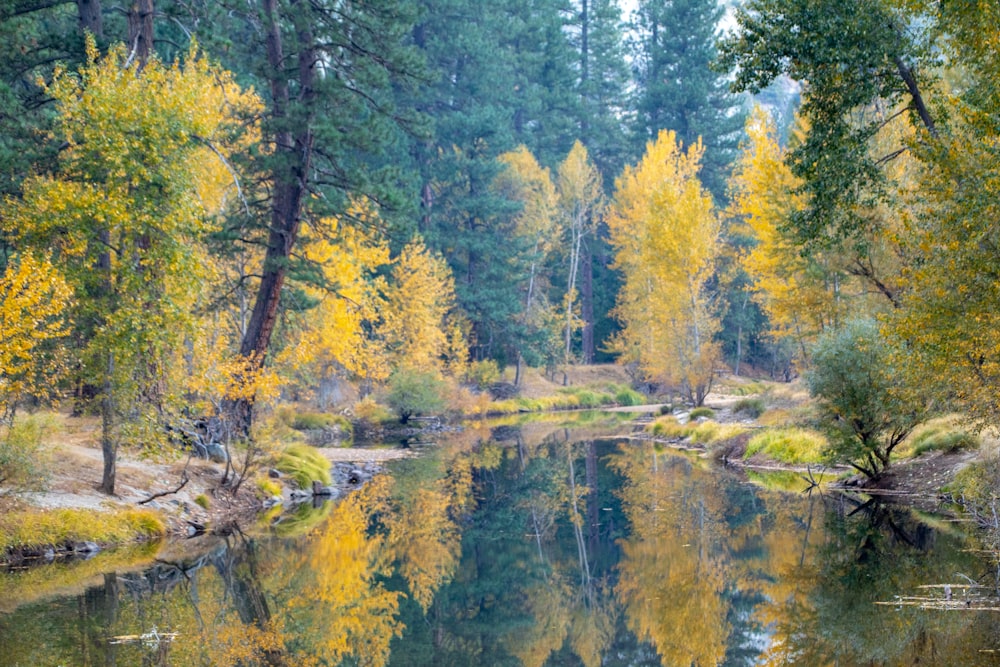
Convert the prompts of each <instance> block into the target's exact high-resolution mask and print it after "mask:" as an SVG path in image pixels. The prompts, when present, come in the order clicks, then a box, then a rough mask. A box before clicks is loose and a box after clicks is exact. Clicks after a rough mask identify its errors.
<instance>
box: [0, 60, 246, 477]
mask: <svg viewBox="0 0 1000 667" xmlns="http://www.w3.org/2000/svg"><path fill="white" fill-rule="evenodd" d="M47 92H48V94H49V95H51V96H52V97H53V98H54V99H55V102H56V123H55V130H54V133H53V136H52V139H53V140H54V141H58V142H59V143H60V144H62V146H63V150H61V151H60V153H59V160H58V165H57V168H56V170H55V171H54V172H53V173H51V174H47V175H40V176H36V177H33V178H30V179H28V180H27V181H26V182H25V184H24V193H23V198H22V199H20V200H16V201H14V200H11V201H9V202H8V209H9V210H8V213H9V215H8V216H6V217H5V227H6V231H7V232H8V233H9V234H10V235H11V237H12V238H13V241H14V243H15V244H16V245H17V246H18V247H22V246H23V247H32V246H33V247H40V248H53V249H54V250H55V252H54V254H53V257H58V258H59V264H60V268H61V270H62V271H63V273H64V275H66V277H67V279H68V281H69V282H70V283H71V284H72V285H73V288H74V290H75V292H76V295H77V303H78V304H79V308H78V311H77V313H76V315H75V321H76V335H77V336H78V338H79V339H80V344H81V347H82V348H83V349H82V361H83V368H84V374H85V380H86V381H88V382H89V383H91V384H92V385H93V386H94V387H95V388H96V389H97V391H98V393H99V397H100V404H101V411H102V416H103V418H102V422H103V429H102V451H103V455H104V474H103V479H102V484H101V488H102V489H103V490H104V491H105V492H107V493H113V492H114V486H115V469H116V466H115V463H116V459H117V449H118V443H119V440H120V430H119V429H118V426H120V424H121V421H120V417H121V416H128V417H129V419H133V417H134V415H135V414H137V413H141V412H143V411H144V410H145V409H146V408H148V407H153V408H154V409H153V410H152V414H154V415H155V414H158V413H159V411H160V410H161V409H163V408H164V407H166V404H167V403H168V402H169V398H170V394H171V393H172V391H173V387H172V386H170V385H171V384H172V383H171V382H170V380H171V378H170V374H169V371H170V369H171V368H172V367H173V366H176V365H178V364H174V363H173V361H174V360H173V359H172V355H174V354H176V353H177V352H178V351H179V350H180V349H181V342H182V341H183V337H184V335H185V333H186V332H189V331H190V330H191V329H190V326H189V325H190V323H191V318H190V314H191V310H192V306H193V302H194V298H195V295H196V294H197V293H198V285H199V283H200V278H201V276H202V272H201V266H200V264H199V263H198V261H197V259H198V253H196V252H192V251H191V249H192V247H196V246H197V245H198V240H199V236H200V235H201V234H202V233H204V232H205V231H207V229H208V225H207V221H208V220H209V216H210V214H211V213H214V211H209V210H208V208H207V203H208V202H212V201H216V202H217V201H220V200H221V198H218V197H216V198H212V197H206V198H202V197H201V196H200V195H202V194H203V193H204V188H202V187H200V184H199V178H201V177H203V176H204V174H205V165H206V164H207V163H213V164H215V165H216V166H217V168H218V169H227V165H228V161H227V160H226V158H225V155H226V154H227V153H228V152H229V151H230V150H231V149H232V147H233V146H234V145H236V144H237V143H238V142H239V140H240V139H239V137H240V135H241V132H240V130H241V129H242V122H241V121H240V119H241V118H242V117H243V115H244V114H247V113H252V112H253V111H254V110H256V109H258V108H259V100H258V99H257V98H256V96H254V95H253V94H252V93H244V92H243V91H241V90H240V89H239V87H238V86H237V85H236V84H235V83H234V82H233V80H232V77H231V75H229V74H228V73H227V72H224V71H221V70H219V69H217V68H214V67H211V66H209V65H208V64H207V63H206V62H205V61H204V60H203V59H199V58H198V57H197V55H196V53H195V52H192V53H190V54H189V55H188V57H187V59H186V61H185V62H184V63H183V64H180V63H178V64H175V65H172V66H168V65H165V64H162V63H160V62H158V61H157V60H155V59H152V60H150V61H149V62H148V63H146V64H145V66H144V67H143V68H142V69H141V71H140V70H139V68H138V66H137V65H136V64H135V63H133V62H132V61H131V60H130V59H129V54H128V52H127V50H126V49H125V47H124V46H118V47H115V48H112V49H111V50H110V51H109V53H108V55H107V56H106V57H104V58H99V57H98V53H97V50H96V48H95V46H94V44H93V41H91V42H89V44H88V49H87V62H86V64H85V65H84V66H83V67H82V69H81V70H80V72H79V75H75V74H72V73H69V72H66V71H64V70H59V69H57V71H56V73H55V76H54V79H53V81H52V83H51V84H50V85H49V86H48V88H47Z"/></svg>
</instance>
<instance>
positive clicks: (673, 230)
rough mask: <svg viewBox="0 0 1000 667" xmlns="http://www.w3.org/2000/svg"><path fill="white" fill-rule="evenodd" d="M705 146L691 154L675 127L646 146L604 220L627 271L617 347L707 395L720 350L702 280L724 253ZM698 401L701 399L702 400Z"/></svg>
mask: <svg viewBox="0 0 1000 667" xmlns="http://www.w3.org/2000/svg"><path fill="white" fill-rule="evenodd" d="M702 153H703V148H702V146H701V144H700V143H699V144H695V145H694V146H690V147H689V148H688V150H687V152H684V151H683V149H682V147H681V146H680V145H679V144H678V143H677V138H676V135H675V134H674V133H673V132H668V131H663V132H661V133H660V135H659V137H658V138H657V140H656V141H655V142H651V143H649V144H648V145H647V146H646V154H645V156H644V157H643V159H642V161H641V162H640V163H639V164H638V165H637V166H635V167H627V168H626V169H625V172H624V173H623V174H622V175H621V176H620V177H619V178H618V180H617V181H616V183H615V198H614V202H613V205H612V206H611V209H610V211H609V213H608V217H607V223H608V229H609V231H610V234H611V243H612V246H613V247H614V250H615V264H614V266H615V267H616V268H618V269H620V270H621V271H622V273H623V275H624V284H623V286H622V289H621V291H620V292H619V295H618V305H617V307H616V312H617V315H618V319H619V320H620V321H621V322H622V325H623V328H622V332H621V333H620V335H619V336H618V338H617V339H616V340H615V341H614V342H613V344H612V347H613V349H614V350H615V351H616V352H618V353H619V354H620V355H621V360H622V361H624V362H635V363H637V364H638V365H639V368H640V369H641V370H642V371H643V373H644V374H645V375H646V376H647V377H649V378H653V379H656V380H660V381H666V382H668V383H670V384H673V385H681V386H683V387H684V388H685V389H686V390H688V391H689V392H690V393H691V394H693V395H700V396H702V397H703V395H704V393H707V387H708V386H709V385H710V384H711V380H712V374H713V372H714V367H715V365H716V363H717V359H718V355H719V351H718V348H717V346H716V345H715V343H713V342H712V337H713V335H714V334H715V332H716V330H717V329H718V327H719V322H718V317H717V316H716V315H715V314H714V313H713V312H712V310H711V307H710V303H709V298H708V295H707V294H706V293H705V285H706V283H707V281H708V279H709V278H710V277H711V275H712V271H713V270H714V266H715V259H716V256H717V255H718V252H719V231H720V227H719V221H718V219H717V217H716V215H715V212H714V210H713V208H712V199H711V195H709V193H708V192H707V191H706V190H705V189H704V188H703V187H702V185H701V182H700V181H699V180H698V169H699V165H700V160H701V155H702ZM698 402H700V401H698Z"/></svg>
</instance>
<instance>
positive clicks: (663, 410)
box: [660, 403, 674, 415]
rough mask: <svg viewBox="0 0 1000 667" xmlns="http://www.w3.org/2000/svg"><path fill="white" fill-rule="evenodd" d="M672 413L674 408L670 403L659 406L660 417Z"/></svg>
mask: <svg viewBox="0 0 1000 667" xmlns="http://www.w3.org/2000/svg"><path fill="white" fill-rule="evenodd" d="M673 412H674V406H672V405H671V404H670V403H665V404H663V405H661V406H660V414H661V415H670V414H673Z"/></svg>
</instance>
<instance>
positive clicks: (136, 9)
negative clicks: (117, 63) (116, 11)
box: [127, 0, 154, 70]
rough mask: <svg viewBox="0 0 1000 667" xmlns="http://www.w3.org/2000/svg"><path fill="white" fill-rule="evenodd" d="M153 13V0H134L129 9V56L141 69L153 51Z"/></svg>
mask: <svg viewBox="0 0 1000 667" xmlns="http://www.w3.org/2000/svg"><path fill="white" fill-rule="evenodd" d="M153 13H154V10H153V0H133V2H132V4H131V5H130V6H129V9H128V14H127V16H128V45H127V46H128V50H129V56H128V57H129V60H133V59H134V60H135V61H136V62H137V63H139V69H140V70H142V68H143V67H145V66H146V63H147V62H149V56H150V55H152V53H153Z"/></svg>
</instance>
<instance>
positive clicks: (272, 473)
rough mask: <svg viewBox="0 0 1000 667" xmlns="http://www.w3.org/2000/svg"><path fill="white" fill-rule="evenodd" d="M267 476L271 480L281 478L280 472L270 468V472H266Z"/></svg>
mask: <svg viewBox="0 0 1000 667" xmlns="http://www.w3.org/2000/svg"><path fill="white" fill-rule="evenodd" d="M267 476H268V477H270V478H271V479H281V477H282V475H281V471H280V470H278V469H277V468H271V469H270V470H268V471H267Z"/></svg>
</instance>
